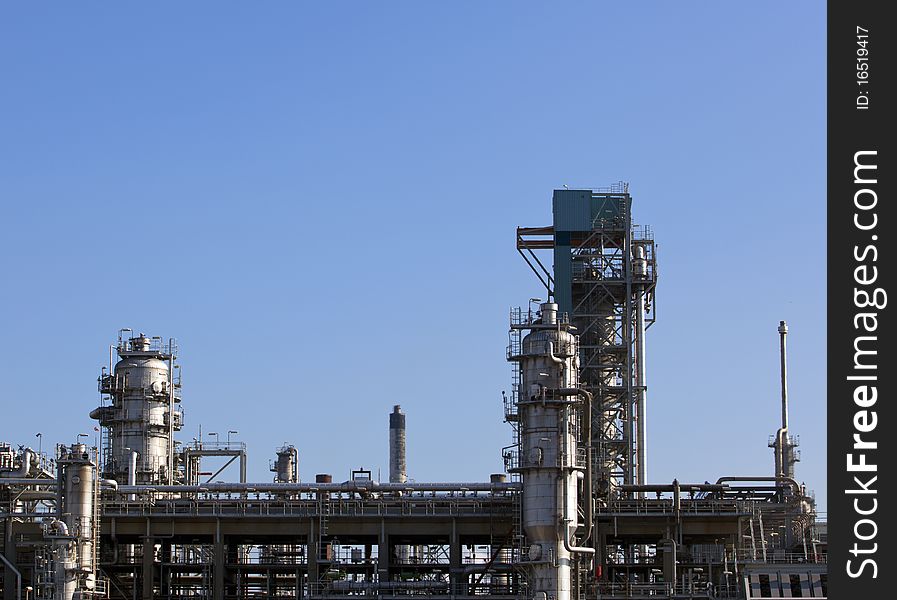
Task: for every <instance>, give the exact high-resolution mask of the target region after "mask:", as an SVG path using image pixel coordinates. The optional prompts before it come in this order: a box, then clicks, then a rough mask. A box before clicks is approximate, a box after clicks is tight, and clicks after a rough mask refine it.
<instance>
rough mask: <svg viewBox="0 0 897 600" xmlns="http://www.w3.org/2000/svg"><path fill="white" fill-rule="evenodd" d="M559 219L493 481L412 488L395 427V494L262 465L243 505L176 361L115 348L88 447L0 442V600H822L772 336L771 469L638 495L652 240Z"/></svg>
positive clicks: (239, 447) (564, 198)
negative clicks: (185, 403) (187, 420)
mask: <svg viewBox="0 0 897 600" xmlns="http://www.w3.org/2000/svg"><path fill="white" fill-rule="evenodd" d="M552 205H553V206H552V208H553V216H554V218H553V223H552V225H550V226H545V227H519V228H518V229H517V235H516V247H517V250H518V252H519V253H520V254H521V256H523V258H524V259H525V260H526V262H527V263H528V264H529V266H530V267H531V268H532V270H533V272H534V274H535V275H536V278H537V279H538V281H539V283H540V285H541V290H540V291H539V292H538V295H539V296H541V297H540V298H531V299H530V302H529V304H528V305H527V306H526V307H523V308H518V309H513V310H512V311H511V314H510V334H509V339H508V345H507V349H506V350H507V352H506V359H507V361H509V362H510V365H511V373H512V383H511V386H510V389H509V390H508V391H507V393H505V394H503V401H504V413H505V420H506V421H507V422H508V423H509V425H510V427H511V431H512V443H511V444H510V445H508V446H505V447H504V448H502V449H501V453H502V456H503V458H504V463H505V469H506V472H505V473H496V474H494V475H492V476H491V477H490V480H489V481H482V482H448V483H445V482H432V483H426V482H416V481H409V480H408V477H407V465H406V453H405V426H406V415H405V413H404V412H403V411H402V409H401V407H400V406H394V407H392V410H391V412H390V413H389V414H388V435H389V454H390V458H389V481H388V482H380V481H376V480H375V479H374V478H373V477H372V475H371V472H370V471H365V470H357V471H352V472H351V476H350V477H349V478H348V479H346V480H344V481H334V479H333V476H332V475H331V474H317V475H315V476H313V477H312V478H311V480H305V479H303V478H302V477H300V469H299V449H297V448H296V447H294V446H291V445H288V444H287V445H284V446H282V447H280V448H271V449H269V451H270V452H271V454H272V457H273V460H272V468H271V470H272V472H273V473H274V476H273V481H269V482H248V481H246V463H247V451H246V448H245V446H244V445H243V444H242V443H236V442H231V441H230V440H228V441H227V442H216V443H203V442H201V441H195V440H194V441H193V442H192V443H190V444H186V443H182V442H181V441H180V440H178V439H177V434H178V432H179V431H180V430H181V428H182V426H183V413H182V411H181V409H180V405H181V381H180V376H179V368H178V351H177V345H176V344H175V342H174V340H173V339H168V340H166V339H163V338H159V337H149V336H146V335H144V334H142V333H138V332H136V331H131V330H127V329H126V330H122V331H120V332H119V335H118V340H117V342H116V343H115V344H113V346H112V347H111V349H110V353H109V365H108V366H104V367H102V369H101V372H100V376H99V391H100V393H101V397H102V399H103V400H102V402H101V405H100V406H98V407H91V406H85V407H84V408H85V412H89V413H90V416H91V418H93V419H95V420H96V421H97V424H98V427H99V428H100V430H101V437H100V442H99V447H91V446H89V445H87V444H86V443H85V442H86V440H84V439H82V438H81V437H80V436H79V437H77V438H76V441H75V442H74V443H73V442H71V441H67V443H59V444H57V445H56V448H55V452H42V451H41V450H40V449H39V450H38V451H35V450H33V449H32V448H29V447H24V446H18V445H14V444H15V442H16V440H10V442H12V443H3V442H0V562H2V564H0V598H2V600H23V599H31V598H33V599H50V598H52V599H57V600H74V599H82V600H84V599H101V598H109V599H116V600H124V599H141V600H150V599H153V598H164V599H185V600H186V599H194V598H211V599H215V600H219V599H228V600H231V599H233V600H236V599H250V598H276V599H286V598H291V599H300V598H309V599H322V598H343V597H346V598H349V597H364V598H404V597H408V596H415V597H440V598H447V599H448V598H453V599H454V598H459V599H461V598H463V599H472V598H499V599H505V600H512V599H521V600H523V599H533V600H585V599H598V598H605V599H616V598H643V597H648V596H650V597H652V598H669V599H672V598H682V599H686V598H743V599H753V598H766V597H811V598H823V597H826V594H827V589H826V588H827V578H826V544H825V542H826V537H825V527H824V525H825V524H824V523H822V522H819V520H818V519H817V516H816V510H815V502H814V499H813V497H812V495H811V494H809V493H808V492H807V490H806V489H805V488H804V486H803V485H801V484H800V483H798V481H797V479H796V478H795V463H796V462H797V461H798V460H799V458H800V455H799V452H798V450H797V449H796V446H797V438H796V436H794V435H793V434H792V432H791V431H790V429H789V423H788V387H787V371H786V339H787V333H788V329H787V325H786V324H785V322H784V321H783V322H781V323H779V324H778V331H777V333H778V336H779V342H780V355H781V382H782V385H781V406H782V414H781V427H780V428H779V429H778V431H777V432H776V433H775V434H774V435H772V436H770V439H769V445H770V447H771V448H772V450H773V460H771V461H770V464H769V465H758V466H757V469H756V471H755V472H752V473H731V474H726V475H725V476H723V477H718V478H717V477H716V476H714V477H712V480H713V483H708V482H706V481H705V482H704V483H692V482H680V481H678V480H673V481H664V482H658V481H652V480H651V476H650V471H649V469H648V464H647V447H648V443H649V440H650V430H649V429H648V415H649V406H650V403H651V402H663V398H651V399H650V402H649V398H648V389H649V386H648V369H647V365H646V361H645V341H646V332H647V330H648V329H649V328H650V326H651V325H652V323H653V322H654V315H655V312H656V311H655V287H656V285H657V281H658V262H657V254H656V251H655V250H656V248H655V244H654V239H653V234H652V232H651V231H650V229H648V228H646V227H639V226H636V225H635V224H634V223H633V220H632V212H631V209H632V198H631V196H630V195H629V192H628V187H627V186H626V185H623V184H620V185H617V186H614V187H611V188H607V189H598V190H573V189H562V190H555V191H554V194H553V198H552ZM773 325H774V324H773ZM770 333H771V335H775V334H776V331H775V329H774V327H771V328H770ZM98 350H99V349H98ZM498 354H500V351H499V352H496V355H498ZM98 355H99V352H98ZM85 376H87V374H85ZM384 408H388V407H384ZM91 409H93V410H91ZM384 416H386V414H385V411H384ZM412 418H413V415H412ZM386 425H387V419H384V429H386ZM2 433H3V434H4V435H9V434H12V435H16V434H17V431H16V430H10V429H7V430H6V431H3V432H2ZM501 446H502V443H501V441H498V440H497V441H496V452H498V451H499V448H500V447H501ZM209 457H218V458H216V460H217V461H218V462H219V463H220V462H221V461H222V458H221V457H223V459H224V460H225V463H224V464H225V467H226V466H228V465H230V464H232V463H234V462H236V463H237V464H238V466H239V469H238V472H239V476H238V477H236V479H237V480H236V481H224V482H223V481H221V480H220V476H221V473H222V470H223V469H224V467H222V468H221V469H218V471H217V472H215V473H210V472H209V471H204V470H203V469H204V467H203V460H204V459H207V458H209ZM412 458H413V457H412ZM206 464H207V465H208V461H207V463H206ZM216 464H217V463H216ZM230 471H236V469H232V470H230ZM230 471H228V472H230ZM209 475H211V476H209ZM708 477H710V474H708ZM339 479H342V478H339Z"/></svg>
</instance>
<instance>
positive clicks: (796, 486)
mask: <svg viewBox="0 0 897 600" xmlns="http://www.w3.org/2000/svg"><path fill="white" fill-rule="evenodd" d="M724 481H775V482H777V483H778V482H783V483H787V484H788V485H790V486H791V487H793V488H794V491H795V493H796V494H797V495H800V484H799V483H797V482H796V481H795V480H794V479H792V478H791V477H720V478H719V479H717V480H716V483H717V484H720V483H723V482H724Z"/></svg>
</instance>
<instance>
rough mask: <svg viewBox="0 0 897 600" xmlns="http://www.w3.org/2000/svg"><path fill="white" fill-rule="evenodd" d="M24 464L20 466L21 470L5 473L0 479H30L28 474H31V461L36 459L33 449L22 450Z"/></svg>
mask: <svg viewBox="0 0 897 600" xmlns="http://www.w3.org/2000/svg"><path fill="white" fill-rule="evenodd" d="M21 456H22V464H21V465H19V468H18V469H16V470H15V471H3V472H2V473H0V478H3V479H18V478H22V477H28V473H30V472H31V460H32V459H33V458H34V450H32V449H31V448H25V449H23V450H22V454H21Z"/></svg>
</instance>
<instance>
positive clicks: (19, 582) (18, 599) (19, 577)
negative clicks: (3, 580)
mask: <svg viewBox="0 0 897 600" xmlns="http://www.w3.org/2000/svg"><path fill="white" fill-rule="evenodd" d="M0 560H2V561H3V564H5V565H6V566H7V567H9V569H10V570H11V571H12V572H13V573H15V575H16V600H22V574H21V573H19V570H18V569H17V568H16V567H15V565H13V564H12V563H11V562H9V560H8V559H7V558H6V557H5V556H3V553H2V552H0Z"/></svg>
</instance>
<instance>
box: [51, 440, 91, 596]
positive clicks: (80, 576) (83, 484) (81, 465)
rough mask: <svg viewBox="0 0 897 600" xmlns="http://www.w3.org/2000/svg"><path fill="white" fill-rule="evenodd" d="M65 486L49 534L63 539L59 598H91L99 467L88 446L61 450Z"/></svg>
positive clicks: (58, 561) (59, 465)
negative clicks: (57, 514) (56, 518)
mask: <svg viewBox="0 0 897 600" xmlns="http://www.w3.org/2000/svg"><path fill="white" fill-rule="evenodd" d="M56 464H57V468H58V471H59V479H60V481H61V483H62V485H63V487H62V494H61V497H60V502H59V504H60V508H59V514H60V516H61V519H62V520H61V522H59V521H56V522H51V523H50V524H49V526H48V531H53V532H54V533H55V534H56V535H58V536H59V542H61V543H57V544H56V551H55V552H56V554H55V561H56V597H57V598H60V599H61V600H72V598H74V597H76V596H75V594H76V593H78V594H80V595H79V596H77V597H79V598H80V597H82V596H88V595H89V594H90V592H92V591H93V590H94V588H95V587H96V572H95V559H96V554H95V553H96V547H95V542H96V537H97V530H96V523H95V518H96V507H95V502H96V500H97V489H96V485H97V480H96V465H95V464H94V463H93V461H91V459H90V453H89V451H88V448H87V446H86V445H84V444H73V445H72V446H71V447H69V448H61V450H60V453H59V457H58V459H57V461H56Z"/></svg>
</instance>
